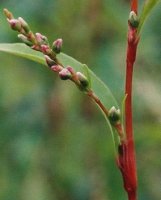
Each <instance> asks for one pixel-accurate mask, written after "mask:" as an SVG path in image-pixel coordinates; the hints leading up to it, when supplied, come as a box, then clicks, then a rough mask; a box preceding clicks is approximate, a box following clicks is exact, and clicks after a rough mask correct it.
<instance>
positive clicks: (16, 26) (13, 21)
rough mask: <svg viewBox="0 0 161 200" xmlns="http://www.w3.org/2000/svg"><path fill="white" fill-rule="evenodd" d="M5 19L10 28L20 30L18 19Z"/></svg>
mask: <svg viewBox="0 0 161 200" xmlns="http://www.w3.org/2000/svg"><path fill="white" fill-rule="evenodd" d="M7 21H8V22H9V24H10V26H11V28H12V29H13V30H15V31H20V30H21V28H22V27H21V23H20V21H19V20H17V19H7Z"/></svg>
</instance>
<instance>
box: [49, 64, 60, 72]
mask: <svg viewBox="0 0 161 200" xmlns="http://www.w3.org/2000/svg"><path fill="white" fill-rule="evenodd" d="M50 69H51V70H52V71H54V72H60V71H61V70H62V69H63V67H62V66H60V65H53V66H51V68H50Z"/></svg>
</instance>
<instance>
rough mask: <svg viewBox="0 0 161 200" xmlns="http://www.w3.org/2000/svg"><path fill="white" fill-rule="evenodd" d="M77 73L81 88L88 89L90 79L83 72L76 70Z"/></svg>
mask: <svg viewBox="0 0 161 200" xmlns="http://www.w3.org/2000/svg"><path fill="white" fill-rule="evenodd" d="M76 75H77V78H78V80H79V81H80V84H81V88H82V89H87V87H88V86H89V81H88V79H87V77H86V76H85V75H84V74H82V73H81V72H76Z"/></svg>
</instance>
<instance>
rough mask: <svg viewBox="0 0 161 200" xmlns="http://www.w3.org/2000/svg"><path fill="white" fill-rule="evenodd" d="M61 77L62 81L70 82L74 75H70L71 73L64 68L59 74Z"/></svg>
mask: <svg viewBox="0 0 161 200" xmlns="http://www.w3.org/2000/svg"><path fill="white" fill-rule="evenodd" d="M59 76H60V78H61V79H62V80H68V79H70V78H71V77H72V74H71V73H70V71H69V70H68V69H67V68H63V69H62V70H61V71H60V72H59Z"/></svg>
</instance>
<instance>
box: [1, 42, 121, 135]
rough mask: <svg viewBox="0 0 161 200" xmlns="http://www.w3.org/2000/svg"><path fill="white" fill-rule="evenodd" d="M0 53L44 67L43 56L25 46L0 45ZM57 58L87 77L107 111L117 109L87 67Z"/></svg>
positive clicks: (66, 59)
mask: <svg viewBox="0 0 161 200" xmlns="http://www.w3.org/2000/svg"><path fill="white" fill-rule="evenodd" d="M0 51H2V52H6V53H10V54H13V55H16V56H20V57H24V58H27V59H30V60H33V61H35V62H38V63H40V64H43V65H46V62H45V59H44V56H43V54H42V53H41V52H37V51H34V50H32V49H31V48H30V47H28V46H26V45H25V44H21V43H14V44H0ZM57 58H58V60H59V61H60V62H61V63H62V64H63V65H64V66H67V65H70V66H72V67H73V68H74V69H75V71H79V72H82V73H84V74H85V75H86V76H87V78H88V80H89V82H90V86H91V88H92V90H93V91H94V93H95V94H96V95H97V96H98V97H99V99H100V100H101V102H102V103H103V105H104V106H105V107H106V108H107V109H109V108H111V107H112V106H115V107H116V108H118V104H117V102H116V100H115V98H114V97H113V95H112V93H111V91H110V90H109V88H108V87H107V86H106V85H105V84H104V83H103V82H102V81H101V80H100V79H99V78H98V77H97V76H96V75H95V74H94V72H92V71H91V70H90V69H89V68H88V67H87V65H85V64H82V63H80V62H78V61H77V60H75V59H73V58H72V57H70V56H68V55H66V54H64V53H60V54H58V55H57ZM103 115H104V117H105V119H106V122H107V124H108V125H109V128H110V131H111V134H112V138H114V136H113V129H112V127H111V125H110V123H109V121H108V119H107V116H105V114H104V113H103Z"/></svg>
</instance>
